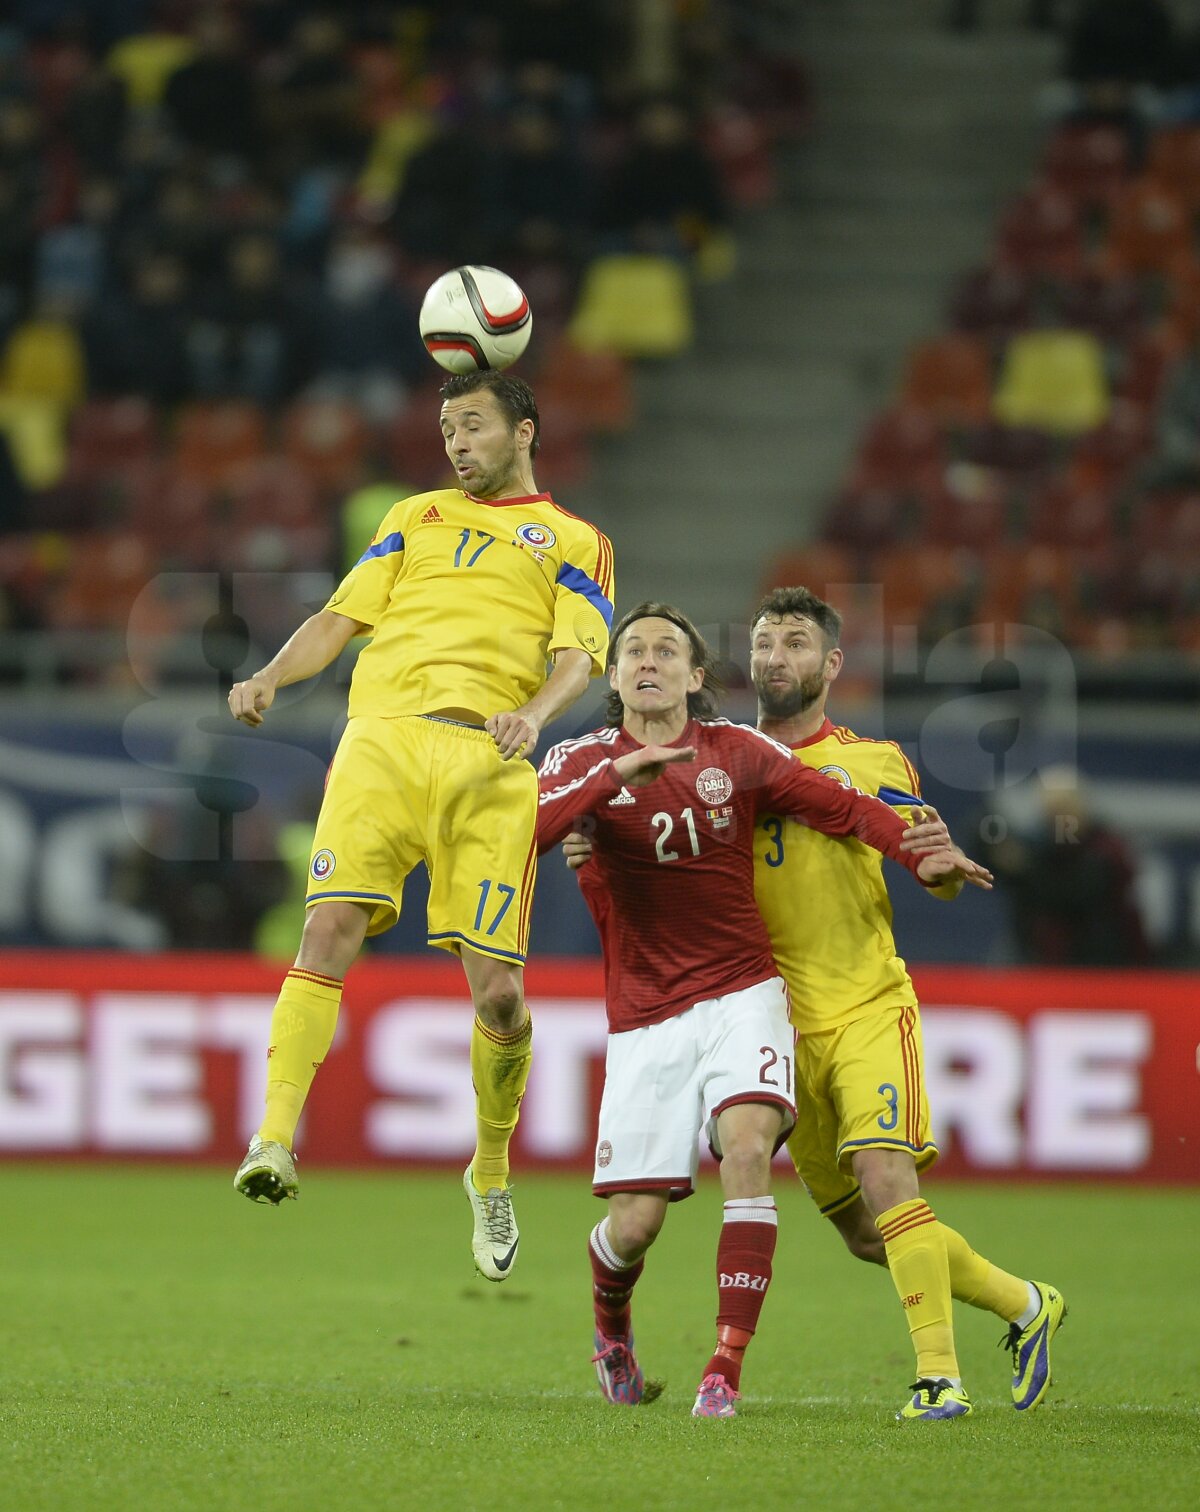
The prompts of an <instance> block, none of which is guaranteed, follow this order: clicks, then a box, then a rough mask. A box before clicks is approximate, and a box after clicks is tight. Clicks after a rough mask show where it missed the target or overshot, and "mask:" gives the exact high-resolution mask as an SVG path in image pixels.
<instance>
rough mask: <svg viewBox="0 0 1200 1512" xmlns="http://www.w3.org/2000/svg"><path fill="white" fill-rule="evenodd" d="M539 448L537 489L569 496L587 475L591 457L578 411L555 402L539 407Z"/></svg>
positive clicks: (536, 468)
mask: <svg viewBox="0 0 1200 1512" xmlns="http://www.w3.org/2000/svg"><path fill="white" fill-rule="evenodd" d="M538 413H539V419H540V426H539V435H540V445H539V448H538V454H537V459H536V461H535V463H534V471H535V473H536V474H537V481H538V487H539V488H543V489H545V490H546V491H547V492H548V493H559V494H562V495H563V496H564V498H565V496H566V495H567V493H568V492H569V491H570V490H571V489H572V488H576V487H578V485H579V484H580V483H582V482H583V480H584V478H586V476H587V473H588V467H589V464H590V457H589V455H588V449H587V442H586V439H585V437H584V434H583V430H582V427H581V425H580V422H579V417H578V414H577V412H576V411H575V410H574V409H572V408H569V407H567V406H565V405H560V404H558V403H556V402H555V401H553V400H550V401H548V402H546V403H544V404H541V405H539V406H538Z"/></svg>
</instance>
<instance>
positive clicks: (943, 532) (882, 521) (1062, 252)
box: [764, 123, 1200, 658]
mask: <svg viewBox="0 0 1200 1512" xmlns="http://www.w3.org/2000/svg"><path fill="white" fill-rule="evenodd" d="M1198 210H1200V127H1197V126H1194V125H1182V126H1167V127H1163V128H1161V129H1159V130H1157V131H1154V132H1153V133H1152V134H1151V136H1150V140H1149V143H1148V146H1147V151H1146V154H1145V168H1144V170H1143V171H1141V172H1140V173H1139V172H1137V171H1136V165H1135V161H1134V156H1133V153H1132V151H1131V148H1130V138H1129V135H1128V133H1127V132H1126V131H1125V130H1124V129H1121V128H1119V127H1114V126H1112V125H1109V124H1083V123H1071V124H1067V125H1064V126H1061V127H1059V128H1058V129H1057V130H1055V131H1053V132H1052V134H1051V135H1050V136H1049V138H1048V140H1047V141H1046V144H1045V147H1044V149H1043V152H1042V155H1041V160H1040V163H1039V165H1038V175H1037V177H1036V178H1035V179H1034V181H1033V182H1032V183H1031V184H1030V185H1029V186H1028V187H1027V188H1026V189H1025V191H1024V192H1023V193H1021V194H1020V195H1018V196H1017V197H1016V198H1015V199H1014V200H1013V201H1012V202H1011V203H1010V204H1009V205H1008V206H1006V207H1005V208H1004V210H1003V212H1002V213H1001V215H1000V217H999V220H998V223H997V229H996V237H995V244H994V247H993V249H992V253H993V256H992V260H991V261H990V262H988V263H985V264H984V265H982V266H980V267H977V268H975V269H973V270H970V271H968V272H967V273H965V274H964V275H963V276H962V278H961V279H960V281H959V282H958V284H957V285H956V287H955V288H954V289H953V291H952V292H951V296H950V299H949V302H948V306H947V315H948V322H949V324H950V326H951V328H952V330H951V332H950V333H949V334H946V335H944V336H934V337H931V338H929V339H928V340H926V341H923V342H922V343H920V344H919V345H918V346H916V347H915V348H914V349H913V351H912V352H911V354H910V356H909V360H908V364H907V367H906V370H905V373H904V377H903V379H902V381H901V384H900V386H899V391H898V394H897V396H896V399H895V400H893V401H892V402H891V403H890V404H889V405H888V406H887V407H886V408H885V409H883V410H882V411H881V412H880V413H879V414H878V415H876V416H875V417H874V419H872V420H870V421H869V422H868V424H867V426H866V427H865V429H864V432H863V435H862V439H861V441H860V444H859V447H858V450H857V452H856V454H855V456H854V458H853V459H852V460H851V462H850V463H849V465H848V467H847V471H846V475H845V478H844V481H843V483H842V485H841V487H840V488H839V489H838V490H837V492H836V493H835V495H834V497H833V498H832V500H831V502H830V506H829V509H828V512H827V514H826V516H825V520H824V526H823V540H822V541H821V542H818V543H815V544H814V545H813V546H810V547H792V548H790V549H787V550H785V552H784V553H783V554H782V555H781V556H780V557H779V558H778V559H777V560H776V562H775V563H772V564H769V565H768V568H767V570H766V573H765V574H764V577H765V579H771V578H777V577H778V575H779V573H780V572H781V571H784V572H786V571H794V570H795V568H796V565H797V564H799V563H802V562H803V561H804V559H805V555H806V553H808V552H813V551H819V550H822V549H824V550H828V549H830V548H831V547H832V548H833V549H835V550H836V551H838V552H842V553H851V554H852V555H853V558H854V562H855V564H856V566H857V568H858V569H859V571H860V572H862V573H864V574H866V575H868V576H869V577H870V578H871V580H873V581H877V582H878V583H880V584H881V585H882V588H883V599H884V605H885V611H884V612H885V617H886V619H887V620H888V622H893V621H895V622H900V623H904V624H908V625H919V626H920V627H921V633H922V635H924V636H925V637H926V638H929V637H931V636H934V635H937V634H940V633H943V632H944V631H945V630H946V629H948V628H953V627H954V626H955V625H956V624H958V625H961V624H966V623H968V622H970V620H971V617H972V616H973V617H974V619H975V620H976V621H978V622H979V623H981V624H986V623H988V622H989V621H995V620H1003V621H1004V622H1007V623H1026V624H1030V625H1033V626H1036V627H1038V628H1040V629H1043V630H1046V631H1048V632H1050V633H1052V634H1055V635H1057V636H1059V637H1061V638H1064V639H1065V640H1067V641H1068V642H1069V643H1070V644H1072V645H1075V646H1077V647H1078V648H1079V649H1081V650H1085V651H1088V652H1090V653H1091V654H1093V655H1096V656H1098V657H1102V658H1112V657H1117V656H1121V655H1125V654H1127V653H1128V652H1130V651H1132V650H1137V649H1143V648H1160V647H1163V646H1171V645H1173V646H1175V647H1177V648H1179V649H1182V650H1194V649H1195V648H1196V647H1197V646H1198V645H1200V491H1198V490H1200V477H1198V478H1197V479H1196V487H1194V488H1193V487H1192V486H1191V485H1190V483H1188V486H1179V485H1178V483H1177V482H1172V483H1171V486H1170V487H1167V486H1164V484H1163V482H1162V480H1163V479H1168V480H1170V479H1173V478H1175V476H1176V473H1177V472H1178V470H1179V469H1180V468H1183V469H1184V481H1185V482H1187V477H1186V474H1187V470H1188V469H1189V468H1194V469H1197V470H1200V414H1198V415H1196V416H1195V417H1194V429H1195V433H1196V434H1195V444H1194V447H1192V448H1191V449H1190V451H1189V449H1188V447H1187V444H1186V440H1185V442H1184V443H1183V445H1182V447H1180V446H1179V445H1178V443H1177V444H1176V448H1175V450H1174V451H1173V452H1170V453H1163V456H1162V459H1160V458H1159V454H1158V452H1157V451H1156V439H1155V437H1156V412H1157V410H1158V407H1159V405H1160V404H1161V403H1162V401H1163V396H1164V394H1165V393H1167V392H1170V391H1171V390H1170V383H1171V380H1172V375H1173V374H1175V373H1176V372H1177V371H1178V370H1179V364H1180V363H1181V361H1182V360H1183V358H1184V357H1185V355H1187V354H1188V353H1189V352H1190V351H1191V350H1192V349H1193V348H1194V344H1195V343H1196V341H1197V340H1198V339H1200V251H1198V248H1197V244H1196V223H1195V216H1196V213H1197V211H1198ZM1187 393H1188V391H1187V389H1186V387H1185V389H1184V390H1183V391H1182V397H1177V398H1176V401H1175V403H1176V407H1177V408H1179V407H1180V406H1182V410H1181V413H1179V414H1174V415H1173V416H1172V423H1173V424H1174V425H1175V426H1176V427H1178V426H1179V425H1180V424H1183V425H1186V423H1187V408H1186V404H1187V402H1190V401H1188V400H1187V398H1186V396H1187ZM914 415H916V416H919V417H923V420H924V424H923V425H921V424H919V423H917V422H916V421H914V419H913V418H912V417H913V416H914ZM1189 458H1190V459H1191V460H1190V461H1189ZM1171 468H1175V469H1176V473H1172V472H1171V470H1170V469H1171ZM1164 469H1166V470H1165V471H1164ZM1154 479H1158V480H1159V481H1158V482H1153V480H1154ZM1148 480H1149V481H1148ZM1152 485H1153V486H1152Z"/></svg>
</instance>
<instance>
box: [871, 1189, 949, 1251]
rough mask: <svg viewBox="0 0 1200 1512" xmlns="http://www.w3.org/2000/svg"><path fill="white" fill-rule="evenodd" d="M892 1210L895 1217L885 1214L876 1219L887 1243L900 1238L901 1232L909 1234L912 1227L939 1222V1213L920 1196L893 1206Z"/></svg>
mask: <svg viewBox="0 0 1200 1512" xmlns="http://www.w3.org/2000/svg"><path fill="white" fill-rule="evenodd" d="M892 1212H893V1213H894V1215H895V1216H894V1217H890V1218H889V1217H886V1216H885V1217H882V1218H877V1219H876V1220H875V1222H876V1225H877V1226H878V1229H879V1232H880V1233H881V1234H882V1235H883V1242H884V1243H885V1244H887V1243H889V1242H890V1241H891V1240H893V1239H898V1238H899V1237H900V1235H901V1234H907V1233H908V1231H909V1230H910V1229H914V1228H920V1227H921V1225H922V1224H925V1223H936V1222H937V1215H936V1214H935V1213H934V1211H933V1209H932V1208H931V1207H930V1206H929V1204H928V1203H927V1202H923V1201H922V1200H921V1199H920V1198H918V1199H916V1200H915V1201H913V1202H909V1203H905V1204H904V1205H903V1206H901V1207H899V1208H893V1209H892Z"/></svg>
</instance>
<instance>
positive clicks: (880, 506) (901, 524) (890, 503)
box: [823, 483, 924, 551]
mask: <svg viewBox="0 0 1200 1512" xmlns="http://www.w3.org/2000/svg"><path fill="white" fill-rule="evenodd" d="M923 508H924V506H923V503H922V501H921V498H920V496H919V495H917V494H915V493H914V492H913V491H912V490H911V489H907V488H899V487H870V486H868V487H864V488H856V487H855V486H854V484H853V483H851V484H848V485H847V486H846V487H845V488H843V489H842V490H841V492H840V493H839V494H838V496H837V498H836V500H835V501H834V504H833V508H832V509H831V510H830V512H829V514H828V516H827V517H826V520H825V528H824V531H823V534H824V535H825V538H826V539H827V540H828V541H831V542H832V543H833V544H834V545H835V546H842V547H845V548H847V549H849V550H859V551H873V550H874V549H875V548H876V547H878V546H889V545H892V544H894V543H896V542H899V541H903V540H911V539H912V538H913V537H914V536H915V535H917V533H918V531H919V528H920V522H921V515H922V511H923Z"/></svg>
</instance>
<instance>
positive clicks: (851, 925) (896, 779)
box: [754, 719, 921, 1034]
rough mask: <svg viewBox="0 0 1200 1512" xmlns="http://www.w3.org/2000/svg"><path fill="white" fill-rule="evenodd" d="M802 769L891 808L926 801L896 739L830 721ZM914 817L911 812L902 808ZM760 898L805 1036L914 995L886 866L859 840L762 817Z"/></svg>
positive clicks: (802, 754)
mask: <svg viewBox="0 0 1200 1512" xmlns="http://www.w3.org/2000/svg"><path fill="white" fill-rule="evenodd" d="M794 755H795V757H796V759H797V761H802V762H804V764H805V765H806V766H810V767H816V768H817V770H818V771H821V772H824V773H826V774H827V775H828V776H830V777H833V778H836V780H837V781H838V782H841V783H843V784H845V785H846V786H848V787H856V788H860V789H861V790H862V791H863V792H864V793H874V794H879V795H881V796H884V797H886V798H888V799H889V801H891V799H892V798H893V797H894V796H895V795H896V794H898V793H908V794H911V795H912V796H913V797H914V798H919V797H920V796H921V789H920V787H919V786H918V778H917V774H916V771H915V770H914V769H913V766H912V764H911V763H910V762H909V760H908V758H907V757H906V756H905V755H904V752H903V751H901V749H900V747H899V746H898V745H896V744H894V743H893V742H892V741H890V740H867V739H863V738H861V737H860V736H858V735H855V734H853V733H852V732H851V731H850V730H846V729H842V728H840V727H839V726H836V725H834V724H832V723H831V722H830V721H829V720H828V719H826V721H825V723H824V725H823V726H822V728H821V729H820V730H818V731H817V733H816V734H815V735H814V736H813V737H812V738H811V739H810V740H808V741H806V742H805V743H804V744H803V745H800V746H797V747H795V749H794ZM895 807H896V809H897V812H899V813H900V814H902V815H903V816H904V817H905V818H907V817H909V815H910V814H911V812H912V810H911V808H910V807H908V806H905V805H902V804H896V805H895ZM754 890H755V894H756V896H757V898H758V906H759V909H760V911H761V913H762V916H763V919H764V920H765V921H766V925H767V932H768V934H769V935H770V936H771V945H772V948H773V949H774V952H775V959H776V961H777V962H778V964H779V970H780V972H781V973H782V975H783V978H784V980H785V981H786V982H787V984H788V990H789V991H790V993H791V998H792V1022H793V1023H794V1024H795V1026H796V1028H797V1029H798V1030H799V1031H800V1033H801V1034H820V1033H822V1032H823V1031H825V1030H829V1029H836V1028H838V1027H840V1026H841V1025H842V1024H848V1023H850V1022H851V1021H852V1020H854V1019H856V1018H860V1017H862V1016H863V1014H864V1013H871V1012H874V1011H875V1010H876V1009H879V1008H890V1007H893V1006H900V1005H902V1004H905V1003H913V1002H915V1001H916V996H915V993H914V991H913V985H912V982H911V981H910V980H909V976H908V972H907V971H906V970H905V967H904V962H903V961H902V960H901V959H900V957H899V956H898V955H897V954H896V945H895V941H894V940H893V938H892V905H891V902H890V900H889V898H888V893H887V887H886V886H885V885H884V880H883V857H882V855H880V853H879V852H878V851H876V850H872V849H871V848H870V846H867V845H864V844H863V843H862V842H861V841H860V840H834V839H830V838H829V837H828V836H827V835H821V834H818V833H817V832H816V831H815V830H811V829H809V828H808V827H807V826H806V825H803V824H800V823H798V822H797V821H796V820H794V819H786V818H782V817H780V816H779V815H762V816H760V817H759V820H758V825H757V828H756V830H755V836H754Z"/></svg>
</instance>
